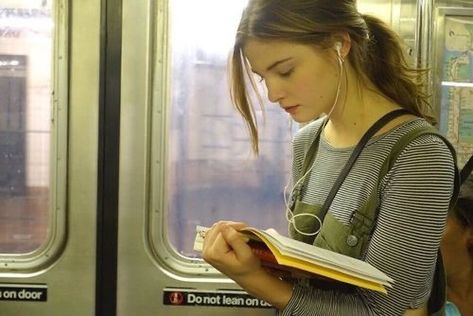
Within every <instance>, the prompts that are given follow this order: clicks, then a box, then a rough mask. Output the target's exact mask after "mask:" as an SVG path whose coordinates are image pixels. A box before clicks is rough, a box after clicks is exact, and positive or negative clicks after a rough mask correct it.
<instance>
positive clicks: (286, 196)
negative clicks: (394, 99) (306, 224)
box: [284, 42, 344, 236]
mask: <svg viewBox="0 0 473 316" xmlns="http://www.w3.org/2000/svg"><path fill="white" fill-rule="evenodd" d="M334 49H335V50H336V51H337V59H338V66H339V79H338V84H337V92H336V94H335V100H334V102H333V105H332V108H331V109H330V111H329V113H328V114H327V117H330V115H331V114H332V112H333V110H334V109H335V106H336V105H337V102H338V97H339V95H340V88H341V83H342V74H343V62H344V60H343V57H342V53H341V49H342V42H335V44H334ZM321 128H322V127H321ZM313 167H314V163H312V165H311V166H310V168H309V169H308V170H307V171H306V172H305V173H304V174H303V175H302V177H301V178H300V179H299V180H297V182H296V183H295V184H294V185H293V186H292V189H291V190H290V191H289V194H287V189H288V186H289V184H288V185H286V186H285V187H284V204H285V206H286V220H287V222H288V224H289V225H292V226H293V227H294V229H295V230H296V231H297V232H298V233H299V234H301V235H304V236H315V235H317V234H318V233H319V231H320V229H321V228H322V220H321V219H320V218H319V217H318V216H317V215H315V214H312V213H299V214H294V213H293V212H292V210H291V206H290V205H289V200H292V199H293V194H294V191H295V189H296V188H297V187H298V186H300V185H302V181H304V179H305V178H306V177H307V175H308V174H309V173H310V172H311V171H312V169H313ZM292 202H294V201H292ZM302 216H309V217H312V218H314V219H315V220H316V221H318V222H319V227H318V229H317V230H316V231H315V232H310V233H308V232H303V231H301V230H300V229H299V228H298V227H297V225H296V222H295V219H296V218H297V217H302Z"/></svg>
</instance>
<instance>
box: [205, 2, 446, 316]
mask: <svg viewBox="0 0 473 316" xmlns="http://www.w3.org/2000/svg"><path fill="white" fill-rule="evenodd" d="M251 72H253V73H255V74H257V75H258V76H259V78H260V79H261V81H264V84H265V86H266V88H267V95H268V99H269V100H270V101H271V102H274V103H276V104H278V105H279V106H280V107H281V108H282V110H284V111H286V112H287V113H288V114H289V115H291V117H292V118H293V119H294V120H295V121H296V122H300V123H308V124H306V125H305V126H304V127H303V128H301V129H300V130H299V131H298V133H297V134H296V136H295V138H294V141H293V150H294V158H293V183H294V184H293V186H292V188H290V190H289V191H290V192H289V195H290V196H291V198H290V202H289V203H288V205H287V209H286V213H287V218H288V221H289V233H290V235H291V236H292V237H293V238H296V239H298V240H302V241H304V242H307V243H313V244H315V245H318V246H321V247H325V248H328V249H331V250H334V251H338V252H341V253H344V254H348V255H351V256H353V257H358V258H361V259H363V260H365V261H367V262H369V263H370V264H372V265H373V266H375V267H377V268H378V269H380V270H381V271H383V272H385V273H386V274H388V275H389V276H390V277H392V278H393V279H394V280H395V283H394V287H393V288H392V289H389V290H388V295H384V294H380V293H377V292H373V291H369V290H363V289H359V288H356V289H354V288H347V287H338V286H326V285H323V284H322V283H321V282H318V281H316V280H302V279H293V280H286V279H281V278H278V277H277V276H275V275H273V274H271V272H268V271H267V270H266V269H265V268H263V267H262V266H261V263H260V261H259V259H258V258H257V257H255V256H254V255H253V254H252V252H251V249H250V248H249V247H248V245H247V244H246V243H245V240H244V239H243V238H242V237H241V235H240V234H239V233H238V230H239V229H240V228H241V227H244V226H245V224H244V223H235V222H225V221H222V222H218V223H216V224H214V225H213V226H212V229H211V230H210V231H209V232H208V233H207V235H206V238H205V243H204V249H203V258H204V259H205V260H206V261H207V262H209V263H210V264H212V265H213V266H214V267H216V268H217V269H218V270H220V271H221V272H222V273H224V274H226V275H227V276H228V277H230V278H232V279H233V280H234V281H235V282H237V283H238V284H239V285H240V286H241V287H243V288H244V289H245V290H247V291H248V292H249V293H251V294H252V295H254V296H256V297H259V298H261V299H264V300H266V301H267V302H269V303H270V304H272V305H273V306H275V307H276V308H277V309H278V312H279V313H280V314H281V315H304V316H306V315H389V316H393V315H404V314H408V315H427V313H434V312H435V310H434V309H435V308H434V309H432V308H430V311H428V310H429V307H428V305H430V304H428V301H429V298H430V297H431V296H432V295H431V292H432V288H433V284H434V282H433V279H434V276H435V268H436V259H437V252H438V248H439V243H440V239H441V235H442V231H443V229H444V226H445V222H446V217H447V211H448V208H449V202H450V199H451V195H452V191H453V183H454V173H455V167H454V157H453V156H452V153H451V151H450V150H449V148H448V146H447V145H446V142H444V140H443V139H441V138H440V137H439V136H438V135H436V134H433V133H426V134H421V135H419V136H416V137H410V138H409V139H408V140H406V139H407V138H405V136H406V135H407V136H409V135H414V134H415V131H416V130H422V129H426V128H427V129H428V128H429V127H430V123H429V122H430V119H429V115H428V113H427V111H426V110H427V109H428V104H427V102H426V98H425V96H424V95H423V94H422V93H421V91H422V89H421V86H420V81H419V75H420V74H419V73H418V72H416V71H415V70H412V69H410V68H409V67H408V66H407V64H406V62H405V60H404V58H403V57H402V50H401V47H400V44H399V42H398V39H397V37H396V36H395V34H394V33H393V32H392V31H390V30H389V29H388V28H387V27H386V26H385V25H384V24H383V23H382V22H381V21H380V20H378V19H376V18H374V17H371V16H367V15H361V14H360V13H359V12H358V11H357V10H356V5H355V1H353V0H352V1H348V0H344V1H343V0H330V1H328V0H297V1H296V0H250V1H249V4H248V6H247V8H246V9H245V11H244V13H243V16H242V18H241V21H240V24H239V27H238V31H237V34H236V41H235V45H234V51H233V57H232V70H231V74H232V80H233V81H232V82H233V83H232V97H233V100H234V103H235V105H236V108H237V109H238V111H239V112H240V113H241V114H242V116H243V118H244V119H245V120H246V122H247V124H248V128H249V131H250V134H251V138H252V140H253V146H254V147H253V148H254V150H255V151H256V152H258V131H257V122H256V119H255V114H254V110H253V107H252V106H251V104H250V101H249V100H250V97H249V95H248V91H247V87H248V86H250V85H252V86H253V88H255V87H256V84H255V81H254V80H253V77H252V76H253V75H252V74H251ZM400 109H405V111H404V112H402V111H399V110H400ZM393 112H395V113H396V114H397V116H396V115H394V116H393V117H392V118H391V120H386V121H385V122H383V123H382V124H381V125H379V124H376V125H377V126H378V127H379V129H378V130H376V131H375V132H372V133H373V135H370V134H366V133H367V131H368V130H370V128H371V127H372V126H373V125H375V122H378V121H379V120H380V118H382V117H384V116H385V115H387V114H388V113H393ZM388 115H390V114H388ZM319 117H322V118H320V119H318V118H319ZM364 135H367V136H365V137H363V136H364ZM362 139H366V142H361V140H362ZM359 143H361V144H362V145H361V152H359V156H358V157H355V159H350V156H351V155H352V154H353V152H358V151H357V149H356V147H355V146H356V145H357V144H359ZM350 160H352V161H354V164H353V165H352V166H351V168H348V169H349V172H348V174H347V175H346V176H344V177H343V179H341V181H338V182H337V181H336V179H337V177H339V175H340V174H341V171H342V170H343V169H344V168H345V166H347V165H349V161H350ZM337 183H338V185H336V184H337ZM333 188H335V189H333ZM281 216H283V214H281ZM368 217H370V218H371V219H370V220H369V222H368V223H367V224H366V223H365V222H364V219H365V218H368ZM321 223H323V225H322V224H321ZM354 226H356V227H358V228H360V229H361V230H363V232H362V233H360V234H359V235H356V234H355V235H351V233H346V231H347V228H349V229H351V227H354ZM356 227H355V228H356ZM358 228H356V229H358ZM344 234H345V235H346V236H345V235H344ZM345 237H346V238H345ZM441 305H442V304H441ZM437 309H438V308H437Z"/></svg>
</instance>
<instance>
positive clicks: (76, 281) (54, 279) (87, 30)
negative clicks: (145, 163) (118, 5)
mask: <svg viewBox="0 0 473 316" xmlns="http://www.w3.org/2000/svg"><path fill="white" fill-rule="evenodd" d="M58 2H59V1H58ZM60 3H62V4H63V5H64V3H66V1H61V2H60ZM68 3H70V7H69V9H70V11H69V12H70V21H72V23H71V24H69V29H68V31H70V33H69V35H70V50H69V52H70V55H69V56H68V57H69V59H68V60H69V63H68V66H69V81H68V80H67V79H66V78H63V79H62V80H63V82H62V83H61V85H63V86H64V87H65V88H67V87H69V91H68V92H69V93H68V95H69V98H68V99H66V100H63V101H64V103H61V104H59V105H58V106H59V111H65V110H66V109H67V111H68V117H69V122H68V125H69V128H68V132H69V135H68V137H67V139H68V161H67V166H68V170H67V172H68V182H67V184H62V187H61V188H59V192H63V191H64V190H67V193H68V195H67V204H66V208H67V210H66V212H67V227H63V228H64V229H67V237H66V238H67V239H66V244H65V245H64V248H63V250H62V252H61V255H60V256H59V258H57V260H55V262H54V263H53V264H52V265H47V266H45V267H44V269H42V270H41V271H37V272H34V273H29V274H22V273H15V274H10V275H8V276H4V275H0V283H40V284H43V283H44V284H46V285H47V286H48V300H47V302H18V301H0V315H2V316H3V315H5V316H10V315H16V316H22V315H25V316H30V315H73V316H75V315H77V316H83V315H94V313H95V251H96V250H95V245H96V240H95V232H96V211H97V205H96V199H97V197H96V192H97V148H98V143H97V140H98V100H99V60H100V56H99V43H100V42H99V40H100V1H99V0H81V1H70V2H68ZM63 92H64V91H62V93H63ZM67 101H68V103H67ZM63 136H65V135H63ZM61 159H65V156H64V157H61ZM59 163H61V164H62V163H64V162H63V161H60V162H59Z"/></svg>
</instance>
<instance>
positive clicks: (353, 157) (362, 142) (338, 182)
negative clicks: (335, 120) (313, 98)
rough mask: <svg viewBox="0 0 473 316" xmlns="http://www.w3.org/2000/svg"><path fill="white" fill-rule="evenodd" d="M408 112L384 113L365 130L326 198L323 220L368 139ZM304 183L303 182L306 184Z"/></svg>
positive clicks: (309, 157) (312, 151) (308, 160)
mask: <svg viewBox="0 0 473 316" xmlns="http://www.w3.org/2000/svg"><path fill="white" fill-rule="evenodd" d="M406 114H411V112H410V111H408V110H406V109H398V110H394V111H391V112H388V113H387V114H385V115H383V116H382V117H381V118H380V119H378V120H377V121H376V122H375V123H374V124H373V125H372V126H370V128H369V129H368V130H367V131H366V132H365V134H364V135H363V136H362V138H361V139H360V141H359V142H358V144H356V147H355V149H354V150H353V152H352V154H351V155H350V157H349V158H348V161H347V162H346V164H345V166H344V167H343V169H342V171H340V174H339V175H338V177H337V179H336V180H335V183H334V184H333V186H332V189H331V190H330V192H329V193H328V195H327V198H326V199H325V202H324V204H323V205H322V208H321V209H320V211H319V219H320V220H321V221H322V222H323V220H324V217H325V215H326V214H327V211H328V209H329V208H330V205H331V204H332V201H333V199H334V198H335V195H336V194H337V192H338V189H339V188H340V186H341V185H342V183H343V181H344V180H345V178H346V176H347V175H348V173H349V172H350V170H351V168H352V167H353V165H354V164H355V161H356V159H357V158H358V156H359V155H360V154H361V152H362V150H363V149H364V147H365V146H366V144H367V143H368V141H369V140H370V139H371V137H372V136H373V135H374V134H376V132H377V131H379V130H380V129H381V128H382V127H383V126H385V125H386V124H387V123H389V122H390V121H392V120H393V119H395V118H397V117H400V116H402V115H406ZM326 121H327V120H325V121H324V122H323V124H322V126H321V127H320V128H319V130H318V131H317V134H316V137H315V139H314V141H313V142H312V144H311V146H310V148H309V150H308V151H307V154H306V156H305V159H304V164H303V168H302V169H303V173H302V174H303V175H304V174H305V173H306V172H307V171H308V170H309V166H311V165H312V164H313V161H314V159H315V156H316V152H317V148H318V146H319V138H320V134H321V133H322V130H323V127H324V126H325V123H326ZM304 180H305V181H304V183H305V182H306V181H307V178H306V179H304ZM304 183H303V184H304ZM303 184H301V185H300V186H299V187H298V188H296V189H295V190H294V197H296V196H297V195H298V194H300V191H301V189H302V186H303Z"/></svg>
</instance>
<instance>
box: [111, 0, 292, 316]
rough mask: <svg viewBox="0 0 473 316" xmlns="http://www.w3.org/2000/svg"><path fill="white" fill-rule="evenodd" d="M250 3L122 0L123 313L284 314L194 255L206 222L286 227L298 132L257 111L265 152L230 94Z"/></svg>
mask: <svg viewBox="0 0 473 316" xmlns="http://www.w3.org/2000/svg"><path fill="white" fill-rule="evenodd" d="M245 4H246V0H232V1H221V0H197V1H184V0H170V1H155V0H146V1H139V2H136V1H134V0H124V1H123V14H122V17H123V24H122V27H123V30H122V36H123V37H122V52H121V53H122V64H121V66H122V73H121V77H122V78H121V82H122V86H121V115H120V121H121V127H120V173H119V174H120V180H119V188H120V189H119V227H118V236H119V237H118V273H117V275H118V277H117V315H121V316H127V315H173V316H179V315H189V314H192V315H274V314H275V309H274V308H272V307H271V306H269V305H268V304H267V303H266V302H264V301H262V300H259V299H257V298H254V297H251V296H249V295H248V294H247V293H245V292H244V291H242V290H241V288H239V287H238V286H237V285H236V284H235V283H234V282H232V281H231V280H229V279H228V278H226V277H224V276H223V275H221V274H220V273H218V271H216V270H215V269H213V268H212V267H211V266H210V265H208V264H206V263H205V262H204V261H203V260H202V259H201V258H200V254H199V252H197V251H194V250H193V242H194V237H195V227H196V225H203V226H209V225H211V224H212V223H213V222H215V221H217V220H221V219H232V220H238V221H245V222H247V223H249V224H251V225H252V226H256V227H261V228H269V227H273V228H275V229H277V230H278V231H280V232H282V233H286V230H287V223H286V222H285V216H284V210H285V207H284V199H283V193H284V186H285V184H286V182H287V180H288V175H289V171H290V155H291V150H290V140H291V137H292V133H293V127H292V126H291V124H290V123H289V120H288V117H287V115H285V114H284V113H282V111H280V109H279V108H278V107H277V106H274V105H271V104H267V106H266V112H265V118H266V124H263V123H262V121H263V118H262V116H263V114H262V113H261V111H257V116H258V119H259V120H260V122H261V131H260V133H261V139H262V141H261V153H260V155H259V156H258V157H255V156H254V155H252V153H251V145H250V142H249V137H248V134H247V132H246V128H245V124H244V123H243V121H242V120H241V118H239V117H238V115H237V114H236V111H235V110H234V108H233V106H232V104H231V102H230V97H229V93H228V82H227V73H226V72H227V56H228V53H229V52H230V48H231V47H232V40H233V38H234V33H235V30H236V27H237V23H238V21H239V18H240V16H241V13H242V10H243V8H244V6H245ZM261 93H264V91H261Z"/></svg>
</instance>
